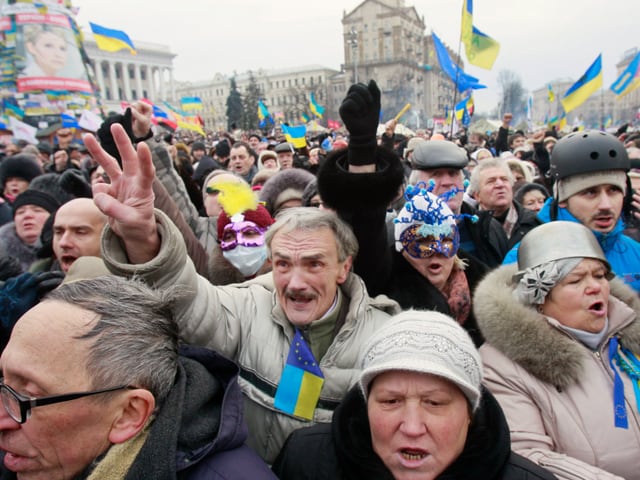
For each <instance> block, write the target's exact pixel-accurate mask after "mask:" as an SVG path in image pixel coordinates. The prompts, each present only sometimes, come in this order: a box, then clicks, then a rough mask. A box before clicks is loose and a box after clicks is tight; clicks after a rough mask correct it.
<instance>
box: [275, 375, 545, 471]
mask: <svg viewBox="0 0 640 480" xmlns="http://www.w3.org/2000/svg"><path fill="white" fill-rule="evenodd" d="M273 472H274V473H275V474H276V475H277V476H278V478H280V479H281V480H329V479H331V480H356V479H358V480H359V479H367V480H393V476H392V475H391V472H390V471H389V470H388V469H387V468H386V466H385V465H384V464H383V463H382V460H380V458H379V457H378V456H377V455H376V454H375V452H374V451H373V447H372V445H371V430H370V427H369V419H368V418H367V406H366V402H365V400H364V399H363V397H362V394H361V392H360V390H359V388H358V387H354V388H352V389H351V391H350V392H349V393H348V394H347V396H346V397H345V398H344V400H343V401H342V403H341V404H340V405H339V406H338V408H337V409H336V411H335V413H334V415H333V421H332V423H331V424H330V425H328V424H321V425H316V426H313V427H309V428H303V429H300V430H297V431H295V432H293V433H292V434H291V436H290V437H289V439H288V440H287V442H286V443H285V445H284V447H283V448H282V451H281V452H280V455H279V456H278V458H277V459H276V461H275V463H274V465H273ZM554 478H556V477H555V476H553V475H552V474H551V473H549V472H547V471H546V470H544V469H542V468H541V467H539V466H537V465H535V464H534V463H532V462H531V461H529V460H527V459H525V458H523V457H521V456H519V455H517V454H515V453H513V452H512V451H511V439H510V436H509V427H508V426H507V421H506V419H505V417H504V414H503V412H502V409H501V408H500V406H499V405H498V402H497V401H496V399H495V398H494V397H493V395H491V393H489V391H488V390H486V389H483V392H482V399H481V403H480V407H479V408H478V410H477V411H476V413H475V414H474V416H473V419H472V422H471V426H470V428H469V432H468V434H467V440H466V443H465V446H464V450H463V451H462V453H461V454H460V456H459V457H458V458H457V459H456V460H455V461H454V463H453V464H451V465H450V466H449V467H448V468H447V469H446V470H445V471H444V472H443V473H442V474H441V475H440V476H438V480H463V479H465V480H466V479H469V480H471V479H473V480H476V479H482V480H552V479H554Z"/></svg>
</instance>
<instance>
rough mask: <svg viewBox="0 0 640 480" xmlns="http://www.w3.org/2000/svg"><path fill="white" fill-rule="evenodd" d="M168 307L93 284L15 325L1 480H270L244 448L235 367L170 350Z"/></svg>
mask: <svg viewBox="0 0 640 480" xmlns="http://www.w3.org/2000/svg"><path fill="white" fill-rule="evenodd" d="M174 301H176V297H175V295H172V294H171V293H166V292H164V293H163V292H160V291H154V290H152V289H150V288H149V287H147V286H145V285H144V284H142V283H141V282H135V281H127V280H125V279H122V278H119V277H115V276H102V277H99V278H96V279H93V280H79V281H76V282H71V283H68V284H64V285H62V286H61V287H59V288H58V289H56V290H54V291H52V292H51V293H50V294H49V296H48V297H47V298H46V299H45V300H44V301H43V302H41V303H40V304H38V305H37V306H36V307H34V308H32V309H31V310H29V311H28V312H27V313H26V314H25V315H24V316H23V317H22V318H21V319H20V320H19V321H18V323H17V324H16V326H15V327H14V330H13V333H12V335H11V339H10V341H9V344H8V345H7V347H6V349H5V350H4V352H3V354H2V380H0V389H2V397H3V402H2V404H3V405H2V407H0V431H1V433H2V435H0V450H2V452H3V455H2V460H3V466H2V467H1V468H0V478H1V479H13V478H17V477H21V476H34V477H38V478H52V479H53V478H56V479H57V478H123V479H131V480H133V479H140V478H153V479H176V478H184V479H204V478H229V479H231V478H237V479H272V478H274V476H273V474H272V473H271V472H270V470H269V469H268V467H267V466H266V464H264V462H262V460H261V459H260V458H259V457H258V456H257V455H256V454H255V453H254V452H253V451H251V450H250V449H249V448H248V447H247V446H245V445H244V441H245V439H246V437H247V431H246V427H245V426H244V423H243V422H242V395H241V392H240V388H239V386H238V383H237V375H238V367H237V366H236V365H235V364H233V363H232V362H231V361H229V360H227V359H225V358H223V357H221V356H220V355H218V354H217V353H215V352H213V351H211V350H207V349H203V348H195V347H189V348H184V349H181V350H179V349H178V328H177V325H176V324H175V322H174V320H173V318H172V315H171V313H170V311H171V310H170V306H171V304H172V303H173V302H174ZM45 321H46V322H45ZM45 324H46V325H45ZM67 392H74V393H73V394H69V393H67ZM75 392H77V393H75ZM45 405H46V408H39V407H44V406H45Z"/></svg>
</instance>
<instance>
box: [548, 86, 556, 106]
mask: <svg viewBox="0 0 640 480" xmlns="http://www.w3.org/2000/svg"><path fill="white" fill-rule="evenodd" d="M547 90H548V93H549V103H553V102H554V101H555V99H556V94H555V93H553V87H552V86H551V84H548V85H547Z"/></svg>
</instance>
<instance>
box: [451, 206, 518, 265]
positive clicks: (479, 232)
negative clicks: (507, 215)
mask: <svg viewBox="0 0 640 480" xmlns="http://www.w3.org/2000/svg"><path fill="white" fill-rule="evenodd" d="M461 213H464V214H466V215H476V216H477V220H475V221H474V220H472V219H471V218H469V217H465V218H464V219H463V220H462V222H463V225H462V228H465V229H466V230H467V231H468V232H469V235H470V236H471V240H472V241H473V244H474V246H475V248H476V251H475V252H474V256H475V257H476V258H477V259H478V260H480V261H481V262H482V263H484V264H485V265H486V266H487V267H489V268H495V267H499V266H500V265H502V260H503V259H504V256H505V255H506V254H507V252H508V251H509V241H508V239H507V235H506V234H505V233H504V230H503V229H502V225H500V222H498V221H497V220H496V219H495V218H493V215H491V212H487V211H479V210H475V209H474V208H473V207H472V206H470V205H469V204H467V203H464V202H463V203H462V209H461Z"/></svg>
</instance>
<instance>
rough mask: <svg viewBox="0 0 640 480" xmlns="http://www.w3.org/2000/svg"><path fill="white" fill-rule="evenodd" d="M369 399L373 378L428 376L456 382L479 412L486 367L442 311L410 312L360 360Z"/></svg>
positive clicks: (384, 329)
mask: <svg viewBox="0 0 640 480" xmlns="http://www.w3.org/2000/svg"><path fill="white" fill-rule="evenodd" d="M360 365H361V368H362V373H361V374H360V388H361V389H362V392H363V394H364V396H365V397H368V395H369V387H370V385H371V382H372V381H373V379H374V378H375V377H376V376H378V375H380V374H381V373H385V372H388V371H390V370H399V371H410V372H418V373H427V374H431V375H436V376H438V377H442V378H444V379H445V380H449V381H450V382H452V383H454V384H455V385H456V386H457V387H458V388H460V390H462V393H464V395H465V396H466V397H467V400H468V401H469V404H470V405H471V407H472V408H473V410H475V409H476V408H477V407H478V404H479V403H480V384H481V382H482V362H481V360H480V355H479V353H478V351H477V350H476V348H475V346H474V344H473V341H472V340H471V337H469V334H468V333H467V332H466V331H465V330H464V329H463V328H462V327H461V326H460V325H459V324H458V323H457V322H456V321H455V320H453V319H452V318H450V317H448V316H446V315H444V314H442V313H438V312H432V311H418V310H408V311H406V312H402V313H400V314H398V315H395V316H393V317H392V318H391V319H390V320H389V321H388V322H387V323H386V324H385V325H384V326H383V327H382V328H380V329H379V330H377V331H376V332H375V333H374V334H373V335H372V336H371V338H370V339H369V342H368V343H367V345H366V347H365V349H364V353H363V356H362V359H361V364H360Z"/></svg>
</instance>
